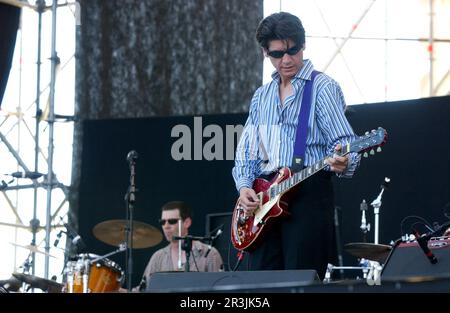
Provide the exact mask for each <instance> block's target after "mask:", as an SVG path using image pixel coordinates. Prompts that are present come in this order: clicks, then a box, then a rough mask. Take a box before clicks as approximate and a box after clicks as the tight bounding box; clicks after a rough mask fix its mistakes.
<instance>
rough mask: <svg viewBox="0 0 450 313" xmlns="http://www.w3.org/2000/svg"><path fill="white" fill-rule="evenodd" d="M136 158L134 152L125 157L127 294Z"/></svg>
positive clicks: (131, 270)
mask: <svg viewBox="0 0 450 313" xmlns="http://www.w3.org/2000/svg"><path fill="white" fill-rule="evenodd" d="M137 158H138V154H137V152H136V151H134V150H131V151H130V152H129V153H128V155H127V161H128V163H129V166H130V186H129V188H128V191H127V193H126V194H125V202H126V207H127V213H126V219H127V221H128V223H127V226H126V227H125V235H126V248H127V249H126V261H125V264H126V265H125V271H126V273H127V289H128V292H131V285H132V284H131V278H132V275H133V256H132V250H133V211H134V203H135V201H136V198H135V193H136V185H135V182H134V178H135V175H136V159H137Z"/></svg>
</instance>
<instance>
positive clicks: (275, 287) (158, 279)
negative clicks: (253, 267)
mask: <svg viewBox="0 0 450 313" xmlns="http://www.w3.org/2000/svg"><path fill="white" fill-rule="evenodd" d="M319 282H320V281H319V277H318V276H317V272H316V271H315V270H285V271H240V272H162V273H154V274H152V275H151V276H150V279H149V281H148V284H147V289H146V291H147V292H201V291H206V292H207V291H219V292H229V291H244V290H247V291H265V292H277V291H280V292H286V291H288V290H289V288H295V287H299V286H306V285H310V284H312V283H319Z"/></svg>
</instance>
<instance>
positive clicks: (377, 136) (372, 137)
mask: <svg viewBox="0 0 450 313" xmlns="http://www.w3.org/2000/svg"><path fill="white" fill-rule="evenodd" d="M386 141H387V132H386V130H385V129H384V128H381V127H378V129H376V130H375V129H373V130H372V131H371V132H366V133H365V135H364V136H361V137H359V139H357V140H355V141H354V142H352V143H351V144H350V149H349V152H357V153H362V152H364V155H363V156H364V157H367V156H368V153H367V152H368V151H369V153H370V154H371V155H373V154H375V151H376V152H381V146H382V145H384V144H385V143H386ZM375 148H376V149H375Z"/></svg>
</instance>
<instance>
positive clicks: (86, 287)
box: [64, 253, 123, 293]
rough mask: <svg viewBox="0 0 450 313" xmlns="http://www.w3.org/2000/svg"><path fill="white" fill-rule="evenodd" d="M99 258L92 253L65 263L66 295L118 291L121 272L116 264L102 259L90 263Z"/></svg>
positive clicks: (78, 256) (121, 276)
mask: <svg viewBox="0 0 450 313" xmlns="http://www.w3.org/2000/svg"><path fill="white" fill-rule="evenodd" d="M98 258H100V256H98V255H96V254H92V253H85V254H79V255H77V257H76V258H75V260H72V261H69V262H67V265H66V268H65V270H64V273H65V275H66V291H67V292H68V293H87V292H93V293H102V292H111V291H117V290H119V288H120V286H121V284H122V279H123V272H122V270H121V268H120V266H119V265H118V264H116V263H115V262H113V261H111V260H109V259H107V258H104V259H102V260H99V261H96V262H95V263H92V261H93V260H95V259H98Z"/></svg>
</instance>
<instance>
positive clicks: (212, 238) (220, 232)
mask: <svg viewBox="0 0 450 313" xmlns="http://www.w3.org/2000/svg"><path fill="white" fill-rule="evenodd" d="M222 226H223V225H222ZM222 233H223V231H222V228H219V229H218V230H217V232H216V234H215V235H214V236H212V237H211V242H210V244H209V245H208V251H206V253H205V258H207V257H208V255H209V252H211V249H212V247H213V245H214V241H215V240H216V238H217V237H219V236H220V235H222Z"/></svg>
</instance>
